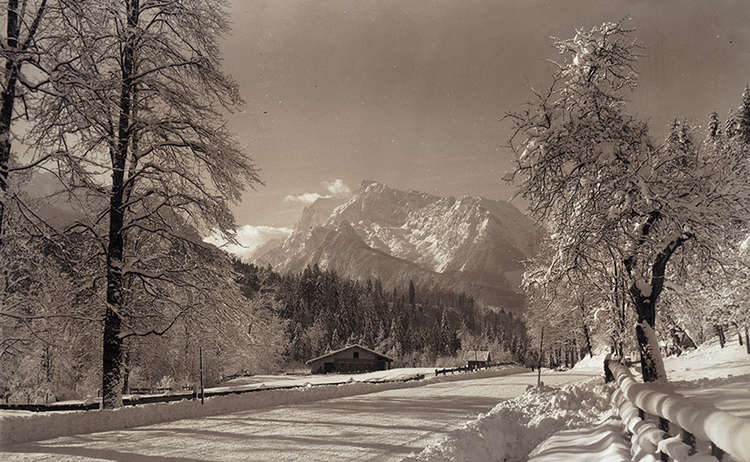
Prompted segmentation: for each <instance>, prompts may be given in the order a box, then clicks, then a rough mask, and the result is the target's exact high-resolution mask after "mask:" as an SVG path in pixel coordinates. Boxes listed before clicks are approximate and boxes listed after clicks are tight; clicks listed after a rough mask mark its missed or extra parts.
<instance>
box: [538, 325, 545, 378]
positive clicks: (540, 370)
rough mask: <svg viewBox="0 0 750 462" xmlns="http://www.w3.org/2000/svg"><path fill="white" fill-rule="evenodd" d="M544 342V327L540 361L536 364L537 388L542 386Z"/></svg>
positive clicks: (540, 339)
mask: <svg viewBox="0 0 750 462" xmlns="http://www.w3.org/2000/svg"><path fill="white" fill-rule="evenodd" d="M543 342H544V326H542V335H540V336H539V361H538V362H537V364H536V369H537V375H536V387H537V388H540V387H541V386H542V345H543Z"/></svg>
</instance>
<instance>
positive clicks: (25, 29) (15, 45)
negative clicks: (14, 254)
mask: <svg viewBox="0 0 750 462" xmlns="http://www.w3.org/2000/svg"><path fill="white" fill-rule="evenodd" d="M3 3H4V5H2V6H1V7H0V8H2V11H3V13H5V21H6V33H5V37H4V38H3V40H2V42H3V43H2V47H0V59H1V60H2V61H3V64H4V65H3V67H2V79H0V80H1V82H0V84H1V85H2V92H1V93H0V245H2V242H3V240H2V236H3V219H4V216H5V210H6V208H7V201H8V200H9V198H8V182H9V174H10V171H11V169H16V170H17V169H19V168H21V167H19V166H17V165H12V159H11V147H12V145H13V143H12V142H13V137H14V133H13V132H12V124H13V121H14V120H15V119H16V118H17V117H18V114H17V112H19V111H18V110H17V108H16V100H17V99H19V98H20V99H21V100H22V102H23V106H24V113H26V115H27V116H28V107H27V101H26V99H25V98H24V94H23V89H24V88H28V87H29V86H30V85H31V86H33V84H30V83H29V82H28V81H27V79H25V78H24V76H23V74H22V70H23V67H24V65H25V64H26V63H30V64H31V65H34V64H35V62H37V61H38V60H39V56H40V55H41V54H42V53H44V52H45V50H44V49H40V47H39V46H38V33H39V28H40V25H41V24H42V20H43V18H44V16H45V13H46V10H47V0H38V1H35V0H8V1H7V2H3ZM27 167H28V166H24V167H23V168H27Z"/></svg>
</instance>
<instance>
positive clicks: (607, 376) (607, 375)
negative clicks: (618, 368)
mask: <svg viewBox="0 0 750 462" xmlns="http://www.w3.org/2000/svg"><path fill="white" fill-rule="evenodd" d="M609 361H610V359H609V355H607V358H606V359H605V360H604V383H611V382H614V381H615V376H614V374H612V371H611V370H610V369H609Z"/></svg>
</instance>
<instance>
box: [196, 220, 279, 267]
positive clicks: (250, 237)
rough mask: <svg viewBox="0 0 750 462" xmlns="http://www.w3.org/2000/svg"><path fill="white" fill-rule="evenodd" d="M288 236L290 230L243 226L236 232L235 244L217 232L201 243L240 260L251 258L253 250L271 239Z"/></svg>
mask: <svg viewBox="0 0 750 462" xmlns="http://www.w3.org/2000/svg"><path fill="white" fill-rule="evenodd" d="M290 234H292V230H291V229H290V228H277V227H274V226H253V225H244V226H241V227H240V228H239V229H237V231H236V234H235V239H236V240H237V243H236V244H235V243H231V242H228V241H227V240H226V239H224V237H222V236H221V234H220V233H218V232H217V231H214V232H213V234H211V235H209V236H207V237H206V238H204V239H203V241H204V242H208V243H209V244H213V245H215V246H217V247H219V248H221V249H223V250H225V251H227V252H229V253H231V254H233V255H236V256H238V257H240V258H242V259H246V258H249V257H251V256H252V255H253V252H255V250H257V249H258V248H259V247H260V246H262V245H263V244H265V243H267V242H268V241H270V240H271V239H286V238H287V237H289V235H290Z"/></svg>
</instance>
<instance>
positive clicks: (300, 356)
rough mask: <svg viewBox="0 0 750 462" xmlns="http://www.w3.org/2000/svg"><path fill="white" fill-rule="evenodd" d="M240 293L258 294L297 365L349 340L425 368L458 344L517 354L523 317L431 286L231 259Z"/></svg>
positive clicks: (523, 344) (523, 339) (523, 346)
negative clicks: (280, 324)
mask: <svg viewBox="0 0 750 462" xmlns="http://www.w3.org/2000/svg"><path fill="white" fill-rule="evenodd" d="M235 269H236V270H237V272H238V274H240V275H241V276H240V281H241V283H242V285H243V287H245V290H246V292H247V293H265V294H266V295H267V296H268V297H269V298H270V299H271V301H270V302H269V303H272V304H273V305H274V307H273V310H274V311H275V312H276V313H277V314H278V316H279V317H280V318H281V319H282V320H283V321H284V323H285V328H284V336H285V344H286V347H285V350H284V358H285V360H286V361H289V362H291V363H302V362H304V361H306V360H308V359H310V358H312V357H315V356H318V355H321V354H324V353H326V352H329V351H332V350H336V349H338V348H341V347H344V346H346V345H351V344H361V345H363V346H366V347H369V348H374V349H376V350H377V351H379V352H382V353H383V354H386V355H388V356H390V357H391V358H393V359H394V360H395V364H396V365H402V366H413V365H423V366H432V365H434V364H435V360H436V359H437V358H440V357H446V358H449V357H454V356H455V355H456V353H457V352H459V351H460V350H494V351H493V352H494V353H495V356H496V357H502V356H506V357H508V358H513V359H521V358H523V357H524V355H525V353H526V351H527V349H528V337H527V335H526V327H525V324H524V322H523V320H522V319H521V318H520V317H519V316H515V315H513V314H512V313H510V312H506V311H504V310H502V309H490V308H488V307H483V306H480V305H478V304H477V303H476V302H475V301H474V299H473V297H471V296H469V295H466V294H464V293H455V292H452V291H448V290H443V289H440V288H437V287H415V285H414V283H413V282H412V281H410V282H409V284H408V285H407V286H405V287H394V288H391V289H389V290H388V289H385V288H384V287H383V285H382V283H381V281H380V280H379V279H377V278H374V279H368V280H366V281H363V282H360V281H356V280H351V279H349V278H346V277H344V276H341V275H339V274H337V273H336V272H335V271H332V270H322V269H321V268H320V267H319V266H318V265H313V266H308V267H307V268H305V270H303V271H302V272H301V273H299V274H294V273H291V274H286V275H279V274H277V273H275V272H273V270H272V269H270V268H263V267H257V266H255V265H252V264H247V263H242V262H240V261H236V262H235Z"/></svg>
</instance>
